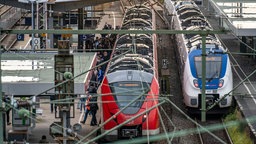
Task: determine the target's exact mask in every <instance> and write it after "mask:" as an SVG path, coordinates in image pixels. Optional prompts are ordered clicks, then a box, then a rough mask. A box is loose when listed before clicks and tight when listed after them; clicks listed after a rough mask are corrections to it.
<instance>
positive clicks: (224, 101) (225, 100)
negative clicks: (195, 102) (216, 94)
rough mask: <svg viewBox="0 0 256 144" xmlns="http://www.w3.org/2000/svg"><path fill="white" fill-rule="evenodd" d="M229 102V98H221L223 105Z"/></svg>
mask: <svg viewBox="0 0 256 144" xmlns="http://www.w3.org/2000/svg"><path fill="white" fill-rule="evenodd" d="M227 103H228V100H227V99H223V100H221V102H220V104H221V105H226V104H227Z"/></svg>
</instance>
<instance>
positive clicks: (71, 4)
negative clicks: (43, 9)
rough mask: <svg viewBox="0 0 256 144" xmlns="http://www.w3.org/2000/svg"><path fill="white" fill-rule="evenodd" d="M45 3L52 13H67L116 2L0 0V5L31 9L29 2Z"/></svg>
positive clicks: (111, 0) (100, 0)
mask: <svg viewBox="0 0 256 144" xmlns="http://www.w3.org/2000/svg"><path fill="white" fill-rule="evenodd" d="M31 1H34V2H39V3H41V2H47V3H48V4H51V5H52V10H53V11H60V12H64V11H69V10H73V9H78V8H83V7H86V6H95V5H99V4H103V3H108V2H113V1H117V0H0V4H3V5H9V6H13V7H18V8H23V9H28V10H30V9H31V4H30V3H29V2H31Z"/></svg>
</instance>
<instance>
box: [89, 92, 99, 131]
mask: <svg viewBox="0 0 256 144" xmlns="http://www.w3.org/2000/svg"><path fill="white" fill-rule="evenodd" d="M90 103H91V104H90V108H91V114H92V120H91V126H95V125H97V118H96V113H97V110H98V109H99V107H98V104H97V97H93V98H91V100H90Z"/></svg>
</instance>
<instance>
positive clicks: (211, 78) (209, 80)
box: [208, 71, 218, 82]
mask: <svg viewBox="0 0 256 144" xmlns="http://www.w3.org/2000/svg"><path fill="white" fill-rule="evenodd" d="M217 74H218V71H216V72H215V73H214V74H213V75H212V76H211V77H210V78H209V79H208V82H211V81H212V80H213V78H214V77H215V76H216V75H217Z"/></svg>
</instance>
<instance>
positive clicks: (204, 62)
mask: <svg viewBox="0 0 256 144" xmlns="http://www.w3.org/2000/svg"><path fill="white" fill-rule="evenodd" d="M201 36H202V94H201V121H202V122H205V121H206V104H205V99H206V98H205V97H206V95H205V83H206V82H205V75H206V72H205V71H206V46H205V41H206V35H201Z"/></svg>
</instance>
